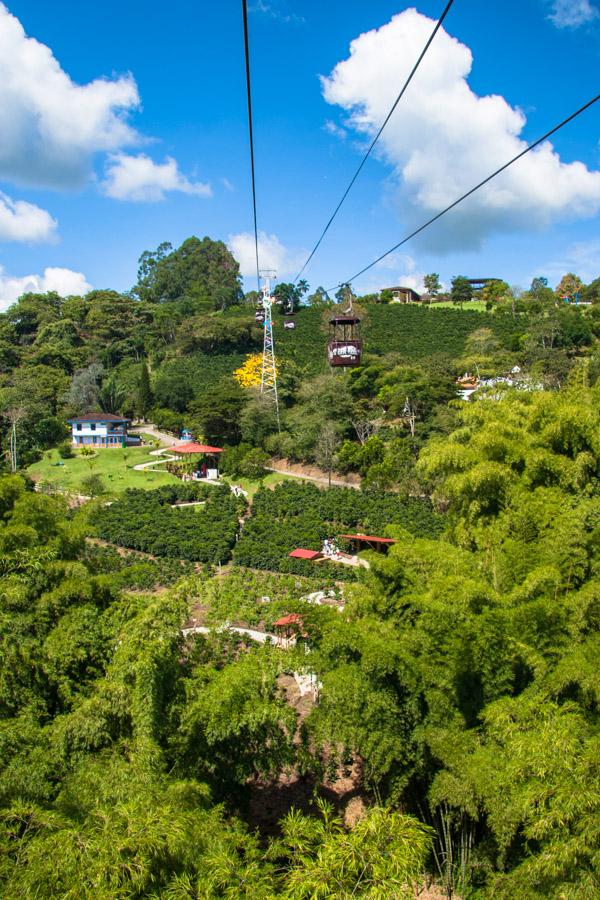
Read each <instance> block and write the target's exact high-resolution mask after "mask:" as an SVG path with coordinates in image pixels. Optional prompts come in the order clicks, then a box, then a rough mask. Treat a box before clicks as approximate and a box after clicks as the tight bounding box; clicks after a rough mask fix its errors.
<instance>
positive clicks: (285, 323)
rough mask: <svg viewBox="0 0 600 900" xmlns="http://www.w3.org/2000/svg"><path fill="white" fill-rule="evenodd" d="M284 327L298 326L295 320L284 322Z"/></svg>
mask: <svg viewBox="0 0 600 900" xmlns="http://www.w3.org/2000/svg"><path fill="white" fill-rule="evenodd" d="M283 327H284V328H295V327H296V323H295V322H284V323H283Z"/></svg>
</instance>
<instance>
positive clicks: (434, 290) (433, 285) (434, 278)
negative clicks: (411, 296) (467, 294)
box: [423, 272, 442, 297]
mask: <svg viewBox="0 0 600 900" xmlns="http://www.w3.org/2000/svg"><path fill="white" fill-rule="evenodd" d="M423 284H424V285H425V290H426V291H427V293H428V294H430V295H431V296H432V297H437V295H438V294H439V292H440V291H441V289H442V285H441V284H440V276H439V275H438V273H437V272H432V273H431V274H430V275H425V277H424V278H423Z"/></svg>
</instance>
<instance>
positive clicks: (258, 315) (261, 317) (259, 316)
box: [254, 309, 265, 322]
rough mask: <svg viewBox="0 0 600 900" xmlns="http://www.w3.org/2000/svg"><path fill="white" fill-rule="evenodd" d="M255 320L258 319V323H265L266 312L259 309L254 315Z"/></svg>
mask: <svg viewBox="0 0 600 900" xmlns="http://www.w3.org/2000/svg"><path fill="white" fill-rule="evenodd" d="M254 318H255V319H256V321H257V322H264V321H265V314H264V312H263V311H262V309H257V310H256V312H255V313H254Z"/></svg>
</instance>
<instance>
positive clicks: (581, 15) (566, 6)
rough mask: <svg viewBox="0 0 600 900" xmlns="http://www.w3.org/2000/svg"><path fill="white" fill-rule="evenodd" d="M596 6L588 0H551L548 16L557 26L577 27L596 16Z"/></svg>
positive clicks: (591, 20)
mask: <svg viewBox="0 0 600 900" xmlns="http://www.w3.org/2000/svg"><path fill="white" fill-rule="evenodd" d="M598 15H599V13H598V8H597V7H596V6H594V5H593V4H592V3H590V0H552V11H551V12H550V14H549V15H548V18H549V19H550V20H551V21H552V22H554V24H555V25H556V27H557V28H579V27H580V26H581V25H587V24H588V23H589V22H593V21H594V19H597V18H598Z"/></svg>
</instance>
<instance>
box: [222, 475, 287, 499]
mask: <svg viewBox="0 0 600 900" xmlns="http://www.w3.org/2000/svg"><path fill="white" fill-rule="evenodd" d="M291 479H292V476H291V475H281V474H280V473H279V472H271V473H270V474H269V475H267V476H266V477H265V478H263V479H262V482H261V481H255V480H253V479H252V478H244V477H242V476H237V475H236V477H235V478H234V477H233V476H230V475H227V476H225V477H224V478H223V481H224V482H225V483H226V484H237V485H239V486H240V487H241V488H242V490H244V491H246V492H247V494H248V496H249V497H250V499H252V497H254V495H255V493H256V492H257V490H258V489H259V487H260V486H261V484H262V485H264V486H265V487H274V486H275V485H276V484H281V482H282V481H290V480H291ZM294 480H295V481H298V480H299V479H297V478H296V479H294Z"/></svg>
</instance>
